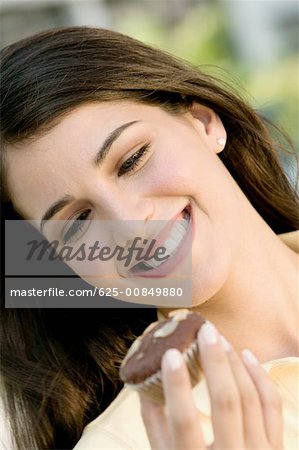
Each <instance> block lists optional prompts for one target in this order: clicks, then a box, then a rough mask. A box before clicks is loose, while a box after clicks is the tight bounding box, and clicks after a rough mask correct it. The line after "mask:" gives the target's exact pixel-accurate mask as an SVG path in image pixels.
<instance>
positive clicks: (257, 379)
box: [242, 350, 283, 449]
mask: <svg viewBox="0 0 299 450" xmlns="http://www.w3.org/2000/svg"><path fill="white" fill-rule="evenodd" d="M242 356H243V361H244V363H245V365H246V368H247V370H248V373H249V374H250V376H251V378H252V381H253V383H254V384H255V387H256V389H257V391H258V394H259V397H260V401H261V405H262V410H263V417H264V423H265V430H266V435H267V437H268V441H269V443H270V444H271V445H272V447H274V448H275V449H281V448H283V415H282V401H281V398H280V396H279V394H278V391H277V389H276V388H275V386H274V384H273V383H272V382H271V380H270V378H269V375H268V374H267V372H266V370H265V369H264V368H263V367H262V366H261V365H260V364H259V362H258V360H257V358H256V357H255V356H254V355H253V354H252V352H251V351H250V350H243V352H242Z"/></svg>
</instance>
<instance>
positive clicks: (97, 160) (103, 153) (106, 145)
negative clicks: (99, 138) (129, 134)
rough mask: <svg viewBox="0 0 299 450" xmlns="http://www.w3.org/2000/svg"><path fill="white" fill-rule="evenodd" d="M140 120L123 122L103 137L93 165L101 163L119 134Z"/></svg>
mask: <svg viewBox="0 0 299 450" xmlns="http://www.w3.org/2000/svg"><path fill="white" fill-rule="evenodd" d="M138 122H140V121H139V120H133V121H131V122H127V123H124V124H123V125H121V126H119V127H118V128H116V129H115V130H113V131H112V132H111V133H110V134H109V135H108V136H107V138H106V139H105V141H104V143H103V145H102V146H101V148H100V150H99V151H98V153H97V154H96V157H95V159H94V163H95V165H97V166H98V165H99V164H101V163H102V162H103V161H104V159H105V158H106V156H107V154H108V152H109V150H110V148H111V146H112V144H113V143H114V142H115V141H116V139H118V138H119V136H120V135H121V134H122V133H123V131H125V130H126V129H127V128H128V127H130V126H131V125H134V124H135V123H138Z"/></svg>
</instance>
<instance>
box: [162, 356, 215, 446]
mask: <svg viewBox="0 0 299 450" xmlns="http://www.w3.org/2000/svg"><path fill="white" fill-rule="evenodd" d="M162 380H163V387H164V394H165V400H166V405H167V412H168V423H169V431H170V437H171V445H172V446H171V447H170V448H171V449H173V450H186V449H194V450H196V449H197V450H205V449H206V447H205V444H204V439H203V434H202V431H201V426H200V419H199V413H198V411H197V409H196V407H195V404H194V400H193V396H192V388H191V383H190V377H189V373H188V370H187V367H186V364H185V362H184V360H183V357H182V354H181V353H180V352H179V351H178V350H176V349H170V350H167V351H166V352H165V354H164V356H163V358H162Z"/></svg>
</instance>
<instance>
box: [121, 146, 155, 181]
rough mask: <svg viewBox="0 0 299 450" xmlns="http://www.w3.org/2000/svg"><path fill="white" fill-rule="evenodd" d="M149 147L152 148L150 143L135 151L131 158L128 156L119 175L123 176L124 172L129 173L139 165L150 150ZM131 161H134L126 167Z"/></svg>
mask: <svg viewBox="0 0 299 450" xmlns="http://www.w3.org/2000/svg"><path fill="white" fill-rule="evenodd" d="M149 149H150V144H145V145H143V146H142V147H141V148H140V149H139V150H138V151H137V152H135V153H134V154H133V155H132V156H131V157H130V158H128V159H127V160H126V161H125V162H124V163H123V165H122V166H121V167H120V169H119V171H118V174H117V175H118V176H119V177H120V176H122V175H124V174H128V173H129V172H131V171H132V170H134V169H135V167H137V166H138V165H139V163H140V162H141V160H142V158H143V157H144V155H145V154H146V153H147V152H148V151H149ZM129 161H132V164H131V165H130V166H129V167H128V168H126V167H125V165H126V164H127V163H128V162H129Z"/></svg>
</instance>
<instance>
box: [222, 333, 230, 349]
mask: <svg viewBox="0 0 299 450" xmlns="http://www.w3.org/2000/svg"><path fill="white" fill-rule="evenodd" d="M220 344H221V347H222V348H223V350H224V351H225V352H229V351H230V349H231V348H232V346H231V345H230V343H229V342H228V341H227V340H226V338H225V337H224V336H222V335H221V336H220Z"/></svg>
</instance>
